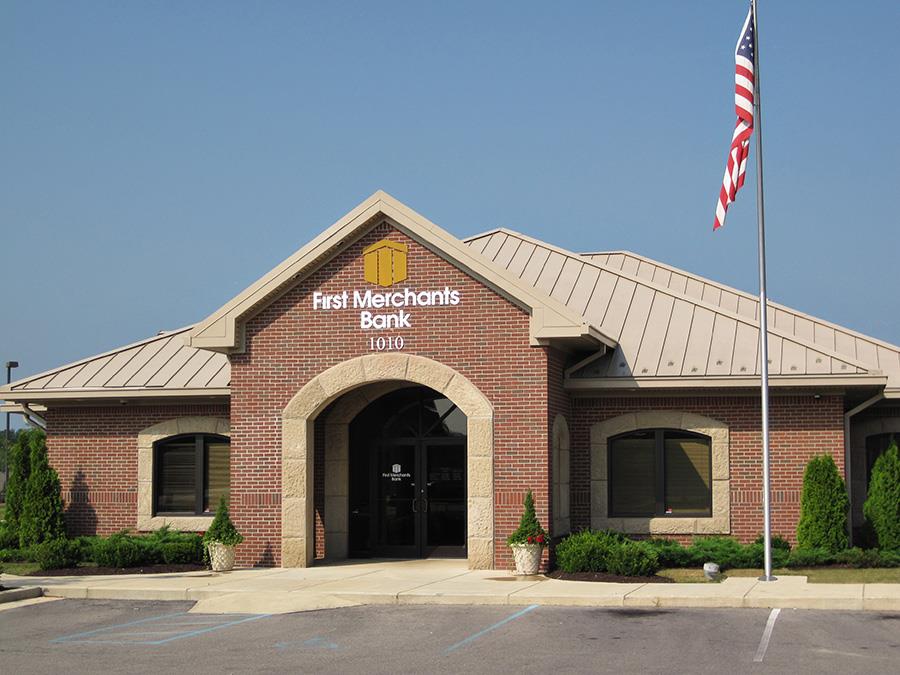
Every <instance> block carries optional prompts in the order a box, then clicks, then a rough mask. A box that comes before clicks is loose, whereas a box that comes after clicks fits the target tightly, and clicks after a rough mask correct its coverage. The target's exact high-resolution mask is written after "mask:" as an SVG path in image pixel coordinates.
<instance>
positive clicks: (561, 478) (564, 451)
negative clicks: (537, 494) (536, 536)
mask: <svg viewBox="0 0 900 675" xmlns="http://www.w3.org/2000/svg"><path fill="white" fill-rule="evenodd" d="M550 441H551V450H552V452H553V460H552V461H553V469H552V470H553V485H552V488H553V489H552V491H551V495H552V500H553V502H552V504H553V531H552V535H553V536H554V537H558V536H560V535H563V534H567V533H568V532H569V531H570V530H571V529H572V526H571V520H570V517H569V506H570V504H569V495H570V492H569V423H568V422H567V421H566V418H565V417H564V416H563V415H561V414H559V415H557V416H556V417H555V418H554V419H553V429H552V431H551V434H550Z"/></svg>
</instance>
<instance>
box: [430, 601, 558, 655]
mask: <svg viewBox="0 0 900 675" xmlns="http://www.w3.org/2000/svg"><path fill="white" fill-rule="evenodd" d="M538 607H540V605H529V606H528V607H526V608H525V609H521V610H519V611H518V612H516V613H515V614H511V615H510V616H508V617H506V618H505V619H503V620H502V621H498V622H497V623H495V624H494V625H493V626H488V627H487V628H485V629H484V630H480V631H478V632H477V633H475V634H474V635H470V636H469V637H467V638H466V639H465V640H460V641H459V642H457V643H456V644H455V645H450V646H449V647H447V649H446V650H444V653H445V654H449V653H450V652H452V651H454V650H456V649H459V648H460V647H465V646H466V645H468V644H470V643H472V642H474V641H475V640H477V639H478V638H480V637H481V636H482V635H486V634H487V633H490V632H491V631H492V630H496V629H498V628H500V627H501V626H505V625H506V624H508V623H509V622H510V621H514V620H516V619H518V618H519V617H520V616H524V615H525V614H528V612H531V611H533V610H535V609H537V608H538Z"/></svg>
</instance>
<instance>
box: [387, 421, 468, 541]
mask: <svg viewBox="0 0 900 675" xmlns="http://www.w3.org/2000/svg"><path fill="white" fill-rule="evenodd" d="M465 457H466V452H465V441H464V440H462V439H458V438H439V439H418V440H409V441H405V440H392V441H382V442H381V443H379V445H378V447H377V450H376V453H375V461H374V462H373V464H374V466H372V470H373V471H372V473H373V476H372V478H373V480H374V486H373V487H374V490H373V492H374V496H375V504H374V506H375V508H374V514H373V515H374V516H375V517H374V518H373V519H372V523H371V526H372V529H373V531H372V533H371V534H372V541H373V543H374V548H375V554H376V555H381V556H386V557H416V558H422V557H428V556H439V557H454V556H458V557H465V555H466V473H465V472H466V466H465Z"/></svg>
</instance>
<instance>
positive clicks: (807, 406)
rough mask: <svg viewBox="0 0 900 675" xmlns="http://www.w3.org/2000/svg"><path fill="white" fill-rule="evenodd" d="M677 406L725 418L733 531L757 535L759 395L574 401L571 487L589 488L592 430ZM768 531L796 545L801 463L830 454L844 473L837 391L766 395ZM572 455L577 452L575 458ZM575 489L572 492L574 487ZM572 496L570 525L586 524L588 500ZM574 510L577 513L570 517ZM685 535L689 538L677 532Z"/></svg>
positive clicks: (740, 535)
mask: <svg viewBox="0 0 900 675" xmlns="http://www.w3.org/2000/svg"><path fill="white" fill-rule="evenodd" d="M647 410H681V411H685V412H693V413H697V414H700V415H705V416H707V417H712V418H713V419H717V420H719V421H720V422H724V423H725V424H727V425H728V427H729V432H730V446H731V447H730V470H731V532H732V534H733V535H735V536H737V537H738V538H739V539H740V540H741V541H744V542H747V541H752V540H753V539H755V538H756V537H757V535H759V534H760V533H761V532H762V528H763V523H762V432H761V429H760V427H761V422H760V404H759V398H758V397H751V396H747V397H739V396H729V397H725V396H717V397H709V398H699V397H691V398H658V397H647V398H641V399H638V398H625V397H622V398H595V399H586V398H576V399H574V400H573V411H574V418H575V423H574V425H572V454H573V460H572V465H573V476H572V481H573V488H574V486H575V485H576V484H577V486H578V487H577V491H578V492H580V494H581V495H585V494H588V493H589V490H590V429H591V426H592V425H594V424H595V423H597V422H600V421H603V420H605V419H609V418H611V417H616V416H618V415H623V414H625V413H629V412H636V411H647ZM769 419H770V434H769V437H770V470H771V480H772V532H773V533H774V534H778V535H780V536H783V537H784V538H786V539H788V540H789V541H791V542H796V529H797V520H798V519H799V517H800V493H801V491H802V487H803V471H804V469H805V468H806V463H807V462H808V461H809V459H810V458H811V457H813V456H814V455H817V454H824V453H827V454H830V455H831V456H832V457H833V458H834V461H835V463H836V464H837V465H838V468H839V469H840V470H841V472H842V473H843V471H844V428H843V399H842V397H840V396H823V397H822V398H820V399H814V398H813V397H812V396H773V397H772V398H771V400H770V409H769ZM576 454H577V457H576V456H575V455H576ZM573 492H574V490H573ZM577 505H578V508H577V509H576V508H575V507H576V502H575V500H573V504H572V506H573V519H574V520H573V527H574V528H582V527H588V526H589V525H590V503H589V502H588V503H587V504H584V503H582V501H581V500H578V502H577ZM576 514H577V516H576ZM682 539H683V540H690V537H682Z"/></svg>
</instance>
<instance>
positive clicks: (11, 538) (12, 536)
mask: <svg viewBox="0 0 900 675" xmlns="http://www.w3.org/2000/svg"><path fill="white" fill-rule="evenodd" d="M5 548H19V533H18V532H14V531H13V529H12V528H11V527H10V526H9V525H7V524H3V525H0V549H5Z"/></svg>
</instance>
